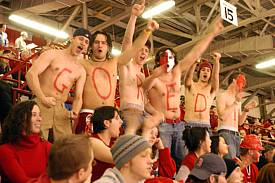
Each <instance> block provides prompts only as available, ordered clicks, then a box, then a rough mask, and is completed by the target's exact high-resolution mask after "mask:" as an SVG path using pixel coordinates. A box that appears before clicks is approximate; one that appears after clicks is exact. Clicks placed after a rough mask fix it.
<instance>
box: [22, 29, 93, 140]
mask: <svg viewBox="0 0 275 183" xmlns="http://www.w3.org/2000/svg"><path fill="white" fill-rule="evenodd" d="M90 39H91V34H90V32H89V31H88V30H86V29H83V28H79V29H77V30H76V31H75V32H74V34H73V37H72V38H71V43H70V46H69V47H68V48H66V49H64V50H47V51H45V52H44V53H42V54H41V55H40V56H39V57H38V59H37V60H36V61H35V62H34V63H33V65H32V67H31V68H30V70H29V71H28V73H27V75H26V80H27V82H28V85H29V87H30V89H31V90H32V92H33V94H34V95H35V96H36V97H37V98H36V100H37V103H38V104H39V107H40V110H41V114H42V118H43V123H42V124H41V129H42V133H43V135H44V136H45V138H46V139H48V134H49V129H50V128H53V136H54V140H57V139H58V138H60V137H61V136H62V135H68V134H72V128H71V120H72V119H75V118H76V117H77V116H78V113H79V111H80V109H81V106H82V93H83V87H84V84H85V80H86V72H85V69H84V68H83V66H82V65H81V64H80V63H79V61H78V59H79V57H80V56H81V55H82V54H85V53H86V52H87V49H88V46H89V43H90ZM74 84H75V97H74V100H73V104H72V111H67V110H66V109H65V108H64V102H65V101H66V100H67V97H68V94H69V92H70V89H71V88H72V86H73V85H74Z"/></svg>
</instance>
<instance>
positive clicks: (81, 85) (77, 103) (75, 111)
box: [71, 67, 86, 119]
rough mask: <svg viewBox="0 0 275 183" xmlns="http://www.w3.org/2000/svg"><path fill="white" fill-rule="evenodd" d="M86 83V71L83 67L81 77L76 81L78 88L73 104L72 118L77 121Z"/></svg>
mask: <svg viewBox="0 0 275 183" xmlns="http://www.w3.org/2000/svg"><path fill="white" fill-rule="evenodd" d="M85 81H86V71H85V69H84V68H83V67H81V72H80V77H79V78H78V80H77V81H76V88H75V96H74V100H73V104H72V115H71V116H72V118H73V119H76V118H77V116H78V113H79V111H80V109H81V107H82V103H83V101H82V94H83V88H84V85H85Z"/></svg>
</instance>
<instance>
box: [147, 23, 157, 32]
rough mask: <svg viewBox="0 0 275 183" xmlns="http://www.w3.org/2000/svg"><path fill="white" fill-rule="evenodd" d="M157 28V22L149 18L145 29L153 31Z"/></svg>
mask: <svg viewBox="0 0 275 183" xmlns="http://www.w3.org/2000/svg"><path fill="white" fill-rule="evenodd" d="M158 28H159V24H158V23H157V22H156V21H155V20H149V21H148V23H147V29H149V30H151V31H154V30H157V29H158Z"/></svg>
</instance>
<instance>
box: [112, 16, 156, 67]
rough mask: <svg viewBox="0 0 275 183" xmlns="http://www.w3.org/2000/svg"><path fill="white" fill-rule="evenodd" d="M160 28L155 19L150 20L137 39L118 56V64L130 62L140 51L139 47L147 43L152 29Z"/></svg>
mask: <svg viewBox="0 0 275 183" xmlns="http://www.w3.org/2000/svg"><path fill="white" fill-rule="evenodd" d="M158 28H159V24H158V23H157V22H156V21H154V20H149V22H148V24H147V27H146V29H144V30H143V31H142V33H141V34H140V35H139V36H138V38H137V39H136V40H135V42H134V43H133V45H132V46H131V47H129V48H127V49H126V50H125V51H124V52H123V53H122V54H121V55H120V56H118V57H116V58H117V61H118V64H121V65H124V64H127V63H129V61H130V59H131V58H133V57H134V56H135V55H136V54H137V53H138V51H139V49H140V48H141V47H142V46H144V45H145V43H146V41H147V40H148V38H149V36H150V35H151V33H152V31H154V30H156V29H158Z"/></svg>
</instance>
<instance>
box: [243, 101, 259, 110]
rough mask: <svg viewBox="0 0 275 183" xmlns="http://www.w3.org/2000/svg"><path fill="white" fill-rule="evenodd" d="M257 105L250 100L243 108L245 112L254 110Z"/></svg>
mask: <svg viewBox="0 0 275 183" xmlns="http://www.w3.org/2000/svg"><path fill="white" fill-rule="evenodd" d="M257 105H258V104H257V102H256V101H255V100H252V101H250V102H249V103H248V104H246V105H245V106H244V108H245V109H247V110H249V109H253V108H255V107H256V106H257Z"/></svg>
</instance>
